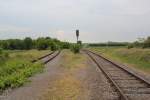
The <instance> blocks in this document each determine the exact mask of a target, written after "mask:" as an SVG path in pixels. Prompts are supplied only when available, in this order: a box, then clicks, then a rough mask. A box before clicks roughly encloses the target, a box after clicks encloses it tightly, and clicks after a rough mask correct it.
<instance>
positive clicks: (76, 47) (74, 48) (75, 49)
mask: <svg viewBox="0 0 150 100" xmlns="http://www.w3.org/2000/svg"><path fill="white" fill-rule="evenodd" d="M80 48H81V45H79V44H73V45H72V46H71V51H72V52H74V53H79V52H80Z"/></svg>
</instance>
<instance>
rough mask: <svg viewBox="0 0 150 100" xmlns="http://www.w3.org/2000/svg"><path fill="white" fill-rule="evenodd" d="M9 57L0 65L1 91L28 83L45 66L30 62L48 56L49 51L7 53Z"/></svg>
mask: <svg viewBox="0 0 150 100" xmlns="http://www.w3.org/2000/svg"><path fill="white" fill-rule="evenodd" d="M5 52H7V53H9V56H8V57H7V58H6V59H5V60H4V61H3V63H0V90H1V91H2V90H5V89H7V88H15V87H19V86H21V85H23V84H24V83H25V82H26V81H28V77H30V76H32V75H33V74H35V73H37V72H41V71H42V69H43V65H42V64H41V63H40V62H38V63H34V64H33V63H31V62H30V61H31V60H33V59H35V58H38V57H40V56H42V55H45V54H47V53H48V52H49V51H37V50H29V51H5Z"/></svg>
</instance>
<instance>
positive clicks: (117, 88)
mask: <svg viewBox="0 0 150 100" xmlns="http://www.w3.org/2000/svg"><path fill="white" fill-rule="evenodd" d="M83 51H85V52H86V54H87V55H88V56H89V57H90V58H91V59H92V60H93V61H94V62H95V64H96V65H97V66H98V67H99V68H100V70H101V71H102V72H103V73H104V75H105V76H106V78H107V79H108V80H109V81H110V82H112V84H113V85H114V86H115V88H116V90H117V91H118V92H119V94H120V98H119V100H129V99H128V98H127V97H126V96H125V95H124V93H123V92H122V90H121V89H120V87H119V86H118V85H117V84H116V82H115V81H113V79H112V78H111V77H110V75H109V74H107V73H106V71H105V70H104V69H103V68H102V67H101V65H100V64H99V63H98V62H97V61H96V60H95V59H94V57H93V56H92V55H90V54H89V53H88V51H87V50H83Z"/></svg>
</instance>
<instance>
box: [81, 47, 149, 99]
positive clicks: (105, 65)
mask: <svg viewBox="0 0 150 100" xmlns="http://www.w3.org/2000/svg"><path fill="white" fill-rule="evenodd" d="M83 51H84V52H85V53H86V54H88V56H89V57H90V58H91V59H92V60H93V61H94V62H95V63H96V65H97V66H98V67H99V69H100V70H101V71H102V72H103V74H104V75H105V76H106V78H107V79H108V81H109V83H110V84H111V86H112V88H113V93H114V94H115V95H117V96H114V98H113V97H112V100H150V82H148V81H147V80H145V79H144V78H143V77H141V76H139V75H137V74H135V73H133V72H131V71H129V70H127V69H125V68H123V67H122V66H120V65H118V64H116V63H114V62H112V61H111V60H109V59H107V58H105V57H103V56H101V55H99V54H97V53H94V52H92V51H89V50H83Z"/></svg>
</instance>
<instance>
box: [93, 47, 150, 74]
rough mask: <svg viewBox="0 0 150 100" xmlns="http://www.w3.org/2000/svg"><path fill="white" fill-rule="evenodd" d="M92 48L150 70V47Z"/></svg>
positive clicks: (109, 56)
mask: <svg viewBox="0 0 150 100" xmlns="http://www.w3.org/2000/svg"><path fill="white" fill-rule="evenodd" d="M91 49H92V50H94V51H96V52H99V53H100V54H102V55H104V56H106V57H108V58H111V59H114V60H117V61H119V62H123V63H126V64H131V66H134V67H136V68H139V69H141V70H144V71H147V72H150V49H140V48H132V49H127V48H121V47H119V48H117V47H109V48H104V47H103V48H91Z"/></svg>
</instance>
